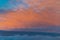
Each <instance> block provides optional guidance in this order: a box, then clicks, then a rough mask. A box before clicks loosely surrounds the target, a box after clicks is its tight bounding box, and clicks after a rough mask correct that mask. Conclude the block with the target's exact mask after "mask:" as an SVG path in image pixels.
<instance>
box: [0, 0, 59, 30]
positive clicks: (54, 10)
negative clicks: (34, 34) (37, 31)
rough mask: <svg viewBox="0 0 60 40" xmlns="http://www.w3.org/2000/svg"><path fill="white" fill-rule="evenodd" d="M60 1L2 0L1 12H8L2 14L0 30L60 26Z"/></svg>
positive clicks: (0, 3)
mask: <svg viewBox="0 0 60 40" xmlns="http://www.w3.org/2000/svg"><path fill="white" fill-rule="evenodd" d="M58 2H60V1H57V0H43V1H41V0H33V1H32V0H15V1H14V0H13V1H12V0H11V1H9V0H0V13H1V12H4V13H5V12H6V14H3V13H1V14H0V30H8V29H21V28H41V27H43V28H47V27H50V26H53V27H54V26H55V27H59V26H60V12H59V11H60V9H59V8H60V5H58V4H59V3H58ZM26 8H27V9H26ZM4 9H5V10H4ZM9 9H12V10H13V11H12V10H9Z"/></svg>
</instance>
